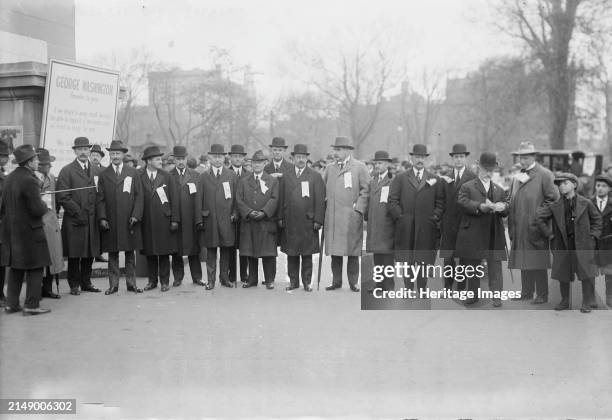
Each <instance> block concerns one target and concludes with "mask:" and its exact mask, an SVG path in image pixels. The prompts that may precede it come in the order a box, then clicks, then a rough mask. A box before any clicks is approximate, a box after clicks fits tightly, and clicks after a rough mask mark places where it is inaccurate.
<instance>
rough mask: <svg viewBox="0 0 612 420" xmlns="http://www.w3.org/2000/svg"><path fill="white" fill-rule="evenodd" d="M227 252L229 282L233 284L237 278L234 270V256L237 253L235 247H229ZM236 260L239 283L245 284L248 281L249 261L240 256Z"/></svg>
mask: <svg viewBox="0 0 612 420" xmlns="http://www.w3.org/2000/svg"><path fill="white" fill-rule="evenodd" d="M229 250H230V256H229V279H230V281H231V282H233V283H235V282H236V279H237V277H238V276H237V274H238V273H237V270H236V256H237V254H238V252H239V251H238V248H237V247H235V246H233V247H231V248H230V249H229ZM238 259H239V260H240V281H242V282H243V283H246V282H248V281H249V259H248V257H244V256H242V255H240V256H239V257H238Z"/></svg>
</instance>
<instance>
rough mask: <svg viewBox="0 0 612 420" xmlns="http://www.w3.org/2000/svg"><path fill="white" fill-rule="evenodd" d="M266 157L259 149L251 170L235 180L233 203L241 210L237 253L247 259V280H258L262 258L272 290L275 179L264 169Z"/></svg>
mask: <svg viewBox="0 0 612 420" xmlns="http://www.w3.org/2000/svg"><path fill="white" fill-rule="evenodd" d="M266 161H267V158H266V157H265V156H264V154H263V152H262V151H261V150H258V151H256V152H255V153H254V154H253V158H252V165H253V172H252V173H251V174H250V175H249V176H248V177H247V178H243V179H241V180H240V182H239V183H238V193H237V195H236V205H237V207H238V211H239V212H240V254H241V255H244V256H246V257H248V258H249V282H248V283H246V284H243V285H242V287H243V288H248V287H255V286H257V283H258V281H259V280H258V259H259V258H261V260H262V265H263V271H264V278H265V283H266V288H267V289H274V277H275V276H276V256H277V246H276V234H277V218H276V213H277V210H278V180H277V179H276V178H275V177H273V176H271V175H270V174H267V173H266V172H264V166H265V164H266Z"/></svg>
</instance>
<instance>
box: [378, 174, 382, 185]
mask: <svg viewBox="0 0 612 420" xmlns="http://www.w3.org/2000/svg"><path fill="white" fill-rule="evenodd" d="M382 181H383V176H382V175H380V176H379V177H378V183H379V184H380V183H381V182H382Z"/></svg>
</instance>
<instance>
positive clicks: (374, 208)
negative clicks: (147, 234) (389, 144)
mask: <svg viewBox="0 0 612 420" xmlns="http://www.w3.org/2000/svg"><path fill="white" fill-rule="evenodd" d="M372 162H373V164H374V176H373V177H372V180H371V181H370V196H369V199H368V208H367V211H366V214H365V220H367V222H368V225H367V235H366V251H367V252H370V253H372V254H373V255H372V256H373V260H374V261H373V262H374V265H375V266H377V265H378V266H392V265H393V263H394V259H393V236H394V230H395V224H394V223H393V219H392V218H391V215H390V214H389V212H388V208H387V206H388V205H389V188H390V186H391V180H392V175H391V172H389V166H390V165H391V158H390V157H389V153H387V152H386V151H384V150H379V151H377V152H376V153H374V159H372ZM376 287H378V285H376V286H375V287H374V288H376ZM380 288H381V289H382V290H394V289H395V277H394V276H385V278H384V280H383V281H382V284H380ZM372 291H373V290H372Z"/></svg>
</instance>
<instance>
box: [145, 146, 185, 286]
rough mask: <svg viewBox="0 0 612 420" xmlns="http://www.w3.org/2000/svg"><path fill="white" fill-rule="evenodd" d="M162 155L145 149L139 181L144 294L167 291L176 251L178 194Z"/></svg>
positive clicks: (157, 149)
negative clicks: (173, 256) (141, 200)
mask: <svg viewBox="0 0 612 420" xmlns="http://www.w3.org/2000/svg"><path fill="white" fill-rule="evenodd" d="M163 155H164V154H163V153H162V152H161V151H160V150H159V147H157V146H149V147H147V148H146V149H145V150H144V152H143V155H142V160H143V161H144V162H145V164H146V167H145V169H144V170H142V171H140V173H139V178H140V183H141V186H142V190H143V193H144V212H143V215H142V253H143V254H144V255H146V257H147V271H148V277H149V282H148V283H147V285H146V286H145V288H144V290H145V291H147V290H153V289H155V288H157V283H158V282H159V283H161V291H162V292H167V291H168V290H170V255H172V254H174V253H176V252H177V251H178V230H179V222H180V220H181V219H180V211H179V206H178V199H177V197H178V192H177V191H176V189H175V188H174V183H173V182H172V181H171V179H170V174H169V173H168V172H166V171H164V170H163V169H162V156H163Z"/></svg>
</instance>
